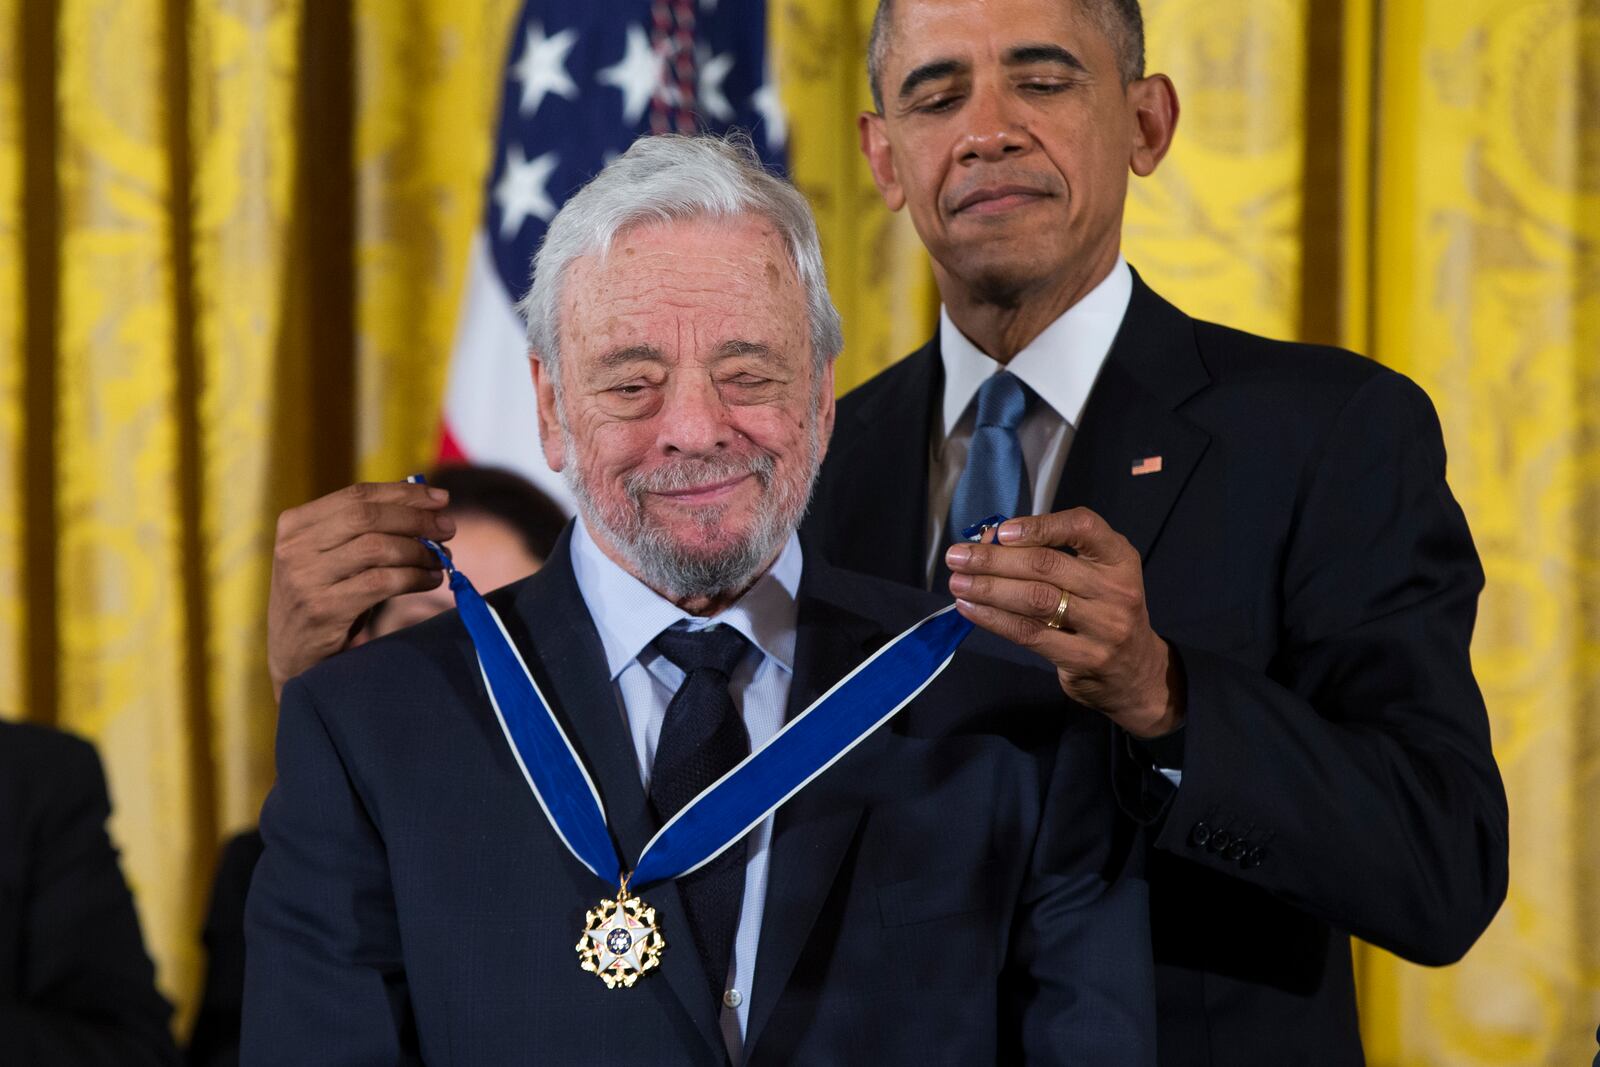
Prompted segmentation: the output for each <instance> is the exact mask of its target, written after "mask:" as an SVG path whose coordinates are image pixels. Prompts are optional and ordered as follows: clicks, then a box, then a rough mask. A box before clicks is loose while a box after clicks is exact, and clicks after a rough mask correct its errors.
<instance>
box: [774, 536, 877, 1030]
mask: <svg viewBox="0 0 1600 1067" xmlns="http://www.w3.org/2000/svg"><path fill="white" fill-rule="evenodd" d="M838 574H839V572H836V571H833V570H832V569H831V568H829V567H827V566H826V565H825V564H823V563H822V562H821V560H820V558H819V556H818V554H817V553H815V552H810V551H808V552H807V553H806V564H805V575H804V577H803V578H802V581H801V599H800V604H799V624H798V632H797V633H796V635H795V663H794V679H793V681H792V683H791V684H790V687H789V704H788V714H787V717H788V718H790V719H793V718H794V717H795V716H796V715H798V714H799V713H800V712H801V711H804V710H805V709H806V707H808V706H809V705H810V704H811V703H812V702H813V701H814V700H816V699H817V698H818V697H819V696H821V695H822V694H823V693H825V692H826V691H827V690H828V689H829V688H830V687H831V686H832V685H833V684H834V683H835V682H837V681H838V680H839V679H840V678H842V677H844V676H845V675H846V674H848V673H850V671H852V670H854V669H855V667H856V666H858V665H859V664H860V663H861V661H862V660H864V659H866V658H867V657H868V656H869V655H871V654H872V652H873V651H874V650H876V649H877V648H878V647H879V646H881V645H882V644H883V642H884V641H885V639H886V638H887V637H888V636H890V635H887V634H885V633H884V632H883V630H882V628H881V627H879V626H878V625H877V624H875V623H873V622H872V621H870V620H868V619H865V618H863V617H861V616H860V615H857V614H856V613H855V612H853V611H851V610H849V609H848V608H845V607H843V606H841V605H840V604H839V603H838V601H837V599H836V598H834V597H832V596H830V595H828V593H827V592H826V591H825V589H826V587H827V586H830V585H833V584H834V583H835V582H836V581H837V580H838V579H837V578H836V577H835V576H836V575H838ZM879 740H881V738H880V736H879V735H873V736H871V737H868V738H867V740H865V741H863V742H862V745H861V748H858V749H857V750H856V751H857V752H860V751H861V750H862V749H865V748H867V747H868V746H872V745H873V744H874V743H875V742H876V741H879ZM862 810H863V809H862V805H861V803H860V801H859V800H855V799H850V798H845V797H843V796H842V795H841V794H839V793H838V792H836V791H833V790H830V789H828V787H827V776H826V775H824V776H823V777H822V778H820V779H818V780H817V781H816V782H815V783H813V784H812V785H811V786H810V787H808V788H806V789H803V790H801V791H800V793H798V794H797V795H796V796H795V797H794V798H793V799H792V800H790V801H789V803H788V804H786V805H784V806H783V807H782V808H780V809H779V810H778V814H777V818H776V822H775V824H774V827H773V834H772V850H771V859H770V861H769V862H770V867H769V870H768V875H767V899H766V903H765V906H764V910H763V918H762V922H761V940H760V947H759V949H758V951H757V956H756V974H755V988H754V989H753V991H752V999H751V1002H750V1016H749V1020H748V1025H747V1027H746V1032H745V1050H746V1053H749V1052H750V1051H751V1050H753V1049H754V1048H755V1047H756V1041H757V1040H758V1039H759V1038H760V1036H761V1031H762V1029H763V1028H764V1027H765V1026H766V1023H767V1020H768V1019H770V1018H771V1017H772V1011H773V1008H774V1007H775V1006H776V1003H777V1001H778V998H779V997H780V996H782V994H783V990H784V987H785V986H787V985H788V982H789V976H790V975H791V974H792V973H793V971H794V967H795V963H796V961H798V960H799V958H800V954H801V952H802V950H803V949H804V948H805V945H806V942H807V940H808V939H809V938H810V937H811V933H812V928H813V926H814V925H815V923H816V919H817V914H818V912H820V911H821V909H822V906H823V903H824V902H825V901H826V900H827V897H828V894H829V892H830V891H831V890H832V889H833V884H834V880H835V878H836V877H837V875H838V871H839V865H840V862H841V861H842V860H843V858H844V855H845V853H846V852H847V851H848V850H849V847H850V843H851V842H852V841H853V840H854V839H855V835H856V829H857V827H858V826H859V825H860V822H861V816H862Z"/></svg>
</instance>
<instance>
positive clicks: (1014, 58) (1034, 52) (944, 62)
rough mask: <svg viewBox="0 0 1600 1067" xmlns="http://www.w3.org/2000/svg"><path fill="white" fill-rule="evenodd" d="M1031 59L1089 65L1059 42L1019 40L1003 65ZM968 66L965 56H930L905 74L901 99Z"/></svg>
mask: <svg viewBox="0 0 1600 1067" xmlns="http://www.w3.org/2000/svg"><path fill="white" fill-rule="evenodd" d="M1030 63H1054V64H1056V65H1058V66H1062V67H1066V68H1067V69H1068V70H1073V71H1076V72H1078V73H1079V74H1087V73H1089V68H1088V67H1086V66H1084V65H1083V60H1081V59H1079V58H1078V57H1077V56H1075V55H1073V54H1072V53H1071V52H1069V51H1067V50H1066V49H1065V48H1062V47H1061V46H1060V45H1058V44H1046V43H1040V44H1021V45H1017V46H1016V47H1015V48H1012V49H1010V50H1008V51H1007V52H1006V54H1005V65H1006V66H1008V67H1022V66H1027V65H1028V64H1030ZM967 69H968V64H967V63H966V61H965V60H960V59H934V60H930V61H929V62H927V63H924V64H922V65H921V66H920V67H917V68H915V69H914V70H912V71H911V73H909V74H907V75H906V76H905V80H904V81H902V82H901V83H900V99H901V100H904V99H905V98H906V97H908V96H910V95H911V94H912V93H914V92H916V91H917V89H918V88H920V87H921V86H923V85H926V84H927V83H928V82H931V81H938V80H939V79H940V78H948V77H950V76H951V75H952V74H961V73H963V72H965V71H966V70H967Z"/></svg>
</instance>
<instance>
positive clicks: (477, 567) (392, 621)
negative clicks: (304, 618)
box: [188, 466, 567, 1067]
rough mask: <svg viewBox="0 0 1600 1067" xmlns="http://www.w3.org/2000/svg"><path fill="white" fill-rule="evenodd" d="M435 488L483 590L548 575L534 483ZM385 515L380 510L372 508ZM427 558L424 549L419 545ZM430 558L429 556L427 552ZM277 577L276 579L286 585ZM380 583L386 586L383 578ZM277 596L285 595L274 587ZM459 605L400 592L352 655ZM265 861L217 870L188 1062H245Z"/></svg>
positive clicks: (253, 844)
mask: <svg viewBox="0 0 1600 1067" xmlns="http://www.w3.org/2000/svg"><path fill="white" fill-rule="evenodd" d="M428 484H429V486H430V487H431V488H432V489H434V490H437V491H439V492H440V493H442V494H447V495H448V503H447V504H444V505H443V506H442V507H441V509H440V510H439V512H438V515H437V518H438V519H440V520H441V522H440V526H439V531H440V532H441V533H442V532H443V531H444V530H445V529H450V530H452V531H453V536H451V537H450V542H449V546H450V552H451V555H452V557H453V558H454V559H455V560H456V561H457V562H458V563H460V564H461V566H462V567H463V568H465V569H467V570H468V571H469V572H470V573H471V574H472V576H473V578H474V580H476V581H479V582H481V584H482V587H483V590H484V591H485V592H487V591H488V590H490V589H497V588H499V587H500V586H502V585H506V584H508V583H510V582H514V581H516V580H517V579H518V578H524V577H526V576H528V575H530V574H532V573H533V572H534V571H536V570H538V569H539V566H540V564H542V563H543V562H544V561H545V559H546V558H548V557H549V555H550V551H551V549H552V548H553V547H554V546H555V543H556V539H557V538H558V537H559V536H560V535H561V528H562V527H563V526H564V525H565V524H566V521H567V519H566V516H565V515H563V514H562V513H561V509H560V508H558V507H557V506H556V505H555V504H554V503H553V502H552V501H551V500H550V498H549V497H547V496H545V494H544V493H542V492H540V491H539V490H538V489H537V488H535V487H534V486H533V485H532V484H531V483H530V482H528V481H527V480H526V479H524V478H522V477H521V476H519V475H516V474H513V473H511V472H510V471H506V470H501V469H499V468H497V467H475V466H450V467H441V468H439V469H438V470H436V471H434V472H432V473H430V474H429V475H428ZM370 488H371V487H367V486H353V487H350V488H346V489H341V490H340V491H339V492H337V493H332V494H330V495H329V496H327V497H323V498H321V499H319V500H314V501H312V502H311V503H309V504H306V505H304V506H303V507H300V508H296V509H293V510H292V511H290V512H287V513H285V515H284V520H283V523H280V527H279V528H280V531H281V530H282V529H284V527H285V525H287V526H288V527H289V528H291V529H292V528H294V527H295V524H296V523H297V522H298V521H299V520H300V519H302V517H304V516H305V515H311V516H312V517H315V516H318V515H325V514H326V513H327V512H328V511H330V510H334V509H337V508H339V507H344V506H351V505H352V504H355V502H356V499H357V498H359V497H360V496H361V494H362V493H363V492H366V491H367V490H368V489H370ZM372 506H373V507H374V508H381V506H382V505H381V504H374V505H372ZM360 548H361V546H359V545H352V544H351V543H350V542H349V541H343V542H333V543H328V542H326V541H324V542H314V543H306V542H291V543H290V544H288V545H287V546H286V545H285V544H284V543H283V542H282V541H280V544H279V554H280V556H281V555H282V554H283V553H284V552H285V551H286V550H287V551H289V552H298V551H301V550H305V551H306V552H307V556H309V557H314V558H312V559H308V558H306V557H297V559H301V560H302V561H303V562H305V563H306V564H307V565H308V566H312V567H318V568H320V569H319V570H318V573H320V574H324V575H326V574H329V573H337V572H338V571H339V569H340V568H341V567H344V566H348V565H349V564H348V562H347V561H348V559H349V558H350V557H351V556H352V555H355V556H359V553H360ZM417 548H418V549H421V548H422V546H421V545H420V544H419V545H417ZM424 551H425V550H424ZM278 577H279V574H278V573H275V574H274V582H275V583H276V582H277V579H278ZM379 577H382V576H381V575H380V576H379ZM274 591H275V595H276V593H277V589H276V586H275V590H274ZM454 606H455V603H454V601H453V600H452V599H451V596H450V591H449V589H448V588H446V587H445V586H444V585H443V584H442V583H441V584H440V585H439V586H438V587H437V588H434V589H421V590H417V591H414V592H400V593H399V594H398V595H395V596H391V597H389V598H388V599H386V600H384V601H381V602H380V603H378V604H376V605H374V606H373V608H372V610H371V611H370V612H368V613H367V614H366V615H365V616H364V617H363V618H362V620H361V621H360V625H359V626H358V627H357V628H356V630H355V632H354V633H353V634H351V636H350V638H349V641H348V645H347V647H352V648H353V647H355V646H356V645H360V644H364V643H366V642H367V641H372V640H376V639H377V638H380V637H384V636H387V635H388V634H391V633H394V632H395V631H396V630H400V629H403V628H405V627H407V626H411V625H413V624H415V623H419V622H422V621H423V620H424V619H429V618H432V617H433V616H434V615H437V614H439V613H440V612H442V611H446V610H448V609H450V608H453V607H454ZM260 858H261V834H260V833H259V832H258V831H256V830H250V831H247V832H245V833H242V834H240V835H238V836H237V837H235V838H233V839H232V840H230V841H229V842H228V843H227V844H226V845H225V846H224V848H223V853H222V859H221V861H220V862H219V863H218V865H217V877H216V882H215V884H214V885H213V887H212V891H211V907H210V910H209V912H208V913H207V916H206V924H205V932H204V935H203V941H204V943H205V947H206V953H207V960H208V963H207V970H206V983H205V988H204V990H203V992H202V994H201V1002H200V1013H199V1016H198V1017H197V1018H196V1020H195V1028H194V1034H193V1037H192V1038H191V1040H190V1042H189V1051H188V1062H189V1063H190V1064H194V1065H204V1067H223V1065H232V1064H237V1063H238V1062H239V1013H240V1009H241V1005H242V1003H243V999H244V902H245V897H246V895H247V894H248V892H249V889H250V878H251V875H252V874H253V873H254V872H255V867H256V861H257V860H259V859H260Z"/></svg>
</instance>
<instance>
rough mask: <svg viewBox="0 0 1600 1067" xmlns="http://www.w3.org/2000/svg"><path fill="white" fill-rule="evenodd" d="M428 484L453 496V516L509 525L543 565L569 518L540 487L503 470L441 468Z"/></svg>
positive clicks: (460, 466)
mask: <svg viewBox="0 0 1600 1067" xmlns="http://www.w3.org/2000/svg"><path fill="white" fill-rule="evenodd" d="M428 484H429V485H432V486H436V487H438V488H440V489H443V490H445V491H446V492H448V493H449V494H450V503H449V504H448V505H446V507H445V511H446V513H447V514H450V515H482V516H484V517H486V518H490V519H495V520H497V521H499V522H503V523H505V524H506V525H507V526H509V527H511V529H512V530H514V531H516V534H517V537H518V539H520V540H521V541H522V545H523V547H524V548H526V549H527V550H528V552H529V554H530V555H532V556H533V557H534V558H535V559H537V560H538V561H539V562H541V563H543V562H544V561H545V560H547V559H549V558H550V553H551V551H553V550H554V549H555V547H556V539H557V538H559V537H560V536H561V531H562V529H563V528H564V527H565V526H566V525H567V517H566V515H564V514H563V513H562V511H561V509H560V508H559V507H557V506H556V504H555V502H554V501H553V500H551V499H550V498H549V497H548V496H545V495H544V493H543V492H542V491H540V489H539V487H538V486H536V485H534V484H533V483H532V482H530V481H528V480H527V479H526V478H524V477H522V476H521V475H520V474H513V473H512V472H511V471H508V470H504V469H502V468H500V467H478V466H473V465H469V464H450V465H444V466H440V467H438V468H437V469H435V470H433V471H432V472H430V473H429V475H428Z"/></svg>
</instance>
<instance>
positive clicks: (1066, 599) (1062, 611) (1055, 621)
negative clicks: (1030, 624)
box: [1045, 589, 1072, 630]
mask: <svg viewBox="0 0 1600 1067" xmlns="http://www.w3.org/2000/svg"><path fill="white" fill-rule="evenodd" d="M1071 602H1072V594H1071V593H1069V592H1067V591H1066V590H1065V589H1063V590H1061V599H1060V600H1059V601H1057V602H1056V613H1055V614H1054V615H1052V616H1050V621H1049V622H1046V623H1045V626H1047V627H1049V628H1050V629H1052V630H1059V629H1061V624H1062V623H1064V622H1066V621H1067V605H1068V604H1069V603H1071Z"/></svg>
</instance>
